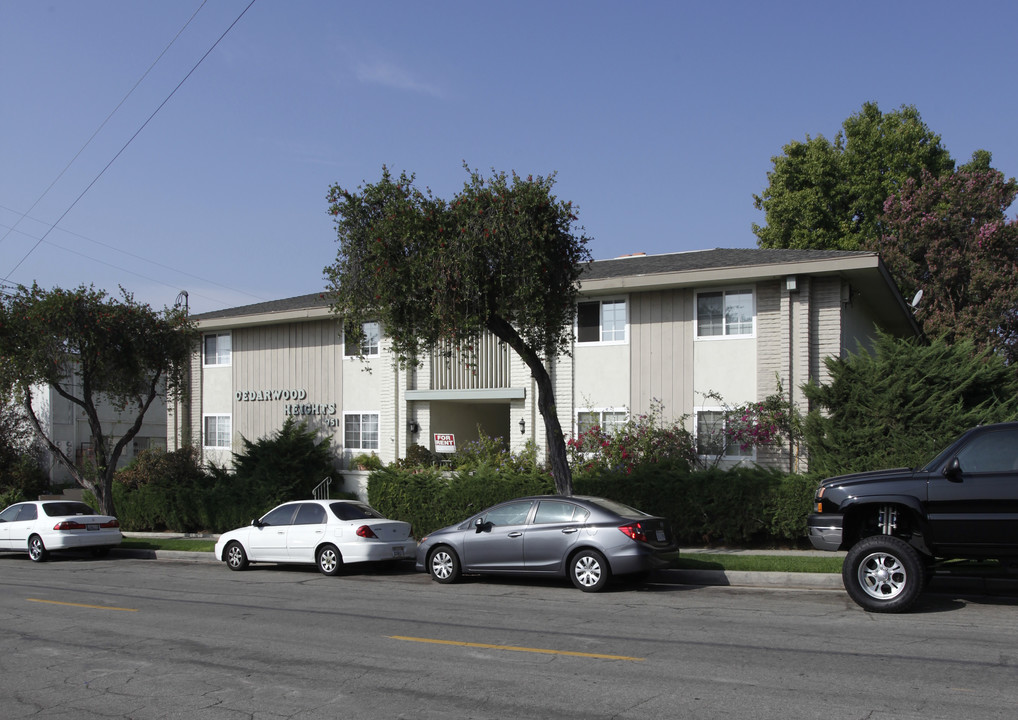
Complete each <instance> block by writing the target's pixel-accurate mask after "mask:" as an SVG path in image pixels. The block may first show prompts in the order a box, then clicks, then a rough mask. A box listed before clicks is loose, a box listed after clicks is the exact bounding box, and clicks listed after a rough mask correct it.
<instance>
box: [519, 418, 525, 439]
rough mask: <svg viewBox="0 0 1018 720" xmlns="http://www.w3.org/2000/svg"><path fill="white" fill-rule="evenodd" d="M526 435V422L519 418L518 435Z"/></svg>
mask: <svg viewBox="0 0 1018 720" xmlns="http://www.w3.org/2000/svg"><path fill="white" fill-rule="evenodd" d="M526 434H527V421H526V420H524V419H523V418H520V435H526Z"/></svg>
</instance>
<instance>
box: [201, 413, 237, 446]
mask: <svg viewBox="0 0 1018 720" xmlns="http://www.w3.org/2000/svg"><path fill="white" fill-rule="evenodd" d="M230 435H231V431H230V416H229V415H206V416H205V433H204V437H203V444H204V446H205V447H208V448H228V447H230Z"/></svg>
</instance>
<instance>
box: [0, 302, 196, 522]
mask: <svg viewBox="0 0 1018 720" xmlns="http://www.w3.org/2000/svg"><path fill="white" fill-rule="evenodd" d="M121 293H122V296H121V297H120V298H113V297H109V296H108V295H107V294H106V292H105V291H102V290H96V289H95V288H93V287H85V286H84V285H82V286H81V287H79V288H78V289H76V290H63V289H60V288H55V289H53V290H44V289H42V288H40V287H39V286H38V285H35V284H33V285H32V287H31V288H26V287H24V286H21V287H19V288H18V290H17V292H15V293H14V294H12V295H9V296H4V297H3V298H2V301H0V387H2V388H4V389H5V390H6V391H8V392H10V393H12V395H13V396H15V397H16V398H17V400H18V402H19V404H20V405H21V407H22V408H23V409H24V411H25V414H26V416H27V418H28V420H29V422H30V423H31V425H32V427H33V428H34V429H35V432H36V434H37V435H38V436H39V438H40V440H41V441H42V442H43V444H44V445H45V446H46V447H47V448H48V449H49V451H50V452H51V453H52V454H53V455H54V457H56V458H57V459H58V460H59V461H60V462H61V463H63V464H64V465H65V466H66V467H67V468H68V470H69V471H70V473H71V475H72V476H73V477H74V478H75V480H76V481H77V482H78V483H79V484H80V485H81V486H82V487H84V488H86V489H88V490H90V491H91V492H92V493H93V494H94V495H95V497H96V500H97V501H98V503H99V506H100V509H101V510H102V511H103V512H106V513H109V514H113V513H114V507H113V496H112V493H111V485H112V480H113V474H114V472H115V471H116V466H117V461H118V460H119V458H120V456H121V455H122V453H123V451H124V448H125V447H126V446H127V444H128V443H129V442H131V440H132V439H133V438H134V437H135V435H137V434H138V431H139V430H140V429H141V427H142V421H143V419H144V416H145V412H146V411H147V410H148V409H149V407H150V406H151V405H152V402H153V401H154V400H155V399H156V397H158V396H159V395H160V394H161V393H163V392H168V393H170V394H171V395H172V394H173V393H175V392H177V391H178V390H179V389H180V388H181V386H182V381H183V379H184V377H185V373H186V372H187V369H188V364H189V360H190V355H191V351H192V348H193V345H194V343H195V342H196V340H197V334H196V330H195V328H194V325H193V323H191V322H190V321H189V320H188V319H187V317H186V313H185V311H184V310H183V309H179V308H172V309H170V308H167V309H165V310H163V311H162V312H155V311H153V310H152V309H151V308H150V307H149V306H148V305H143V304H139V303H137V302H135V300H134V298H133V296H132V295H131V294H130V293H128V292H127V291H125V290H123V289H121ZM36 385H48V386H50V387H51V388H52V389H53V390H54V391H55V392H56V393H57V394H58V395H60V396H61V397H63V398H64V399H66V400H67V401H69V402H70V403H72V405H74V406H75V407H76V408H77V409H78V410H80V411H81V412H82V413H84V415H85V417H86V418H87V420H88V425H89V430H90V432H91V435H92V441H93V449H94V468H91V469H88V468H82V467H77V466H76V465H75V463H74V458H73V456H72V457H69V456H68V455H67V454H66V453H65V452H64V450H63V449H61V448H60V447H59V446H58V445H57V444H56V443H55V442H54V441H53V438H50V437H48V436H47V435H46V432H45V429H44V427H43V424H42V422H41V420H40V418H39V408H37V407H36V406H35V405H34V404H33V396H32V388H33V386H36ZM100 403H109V404H110V405H111V406H112V407H114V408H115V409H117V410H118V411H121V412H122V413H124V414H125V415H126V416H127V417H128V418H133V419H131V420H128V422H129V425H128V428H127V430H126V432H124V434H123V435H122V436H120V437H119V438H118V437H115V436H112V435H111V434H110V432H111V429H110V428H109V427H104V426H103V423H102V420H101V417H100V411H99V407H100Z"/></svg>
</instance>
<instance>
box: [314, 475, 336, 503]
mask: <svg viewBox="0 0 1018 720" xmlns="http://www.w3.org/2000/svg"><path fill="white" fill-rule="evenodd" d="M330 485H332V476H331V475H330V476H329V477H327V478H325V479H324V480H322V481H321V482H320V483H318V484H317V485H315V489H314V490H312V491H311V496H312V497H314V499H315V500H329V499H330V498H331V497H332V496H331V495H330V494H329V486H330Z"/></svg>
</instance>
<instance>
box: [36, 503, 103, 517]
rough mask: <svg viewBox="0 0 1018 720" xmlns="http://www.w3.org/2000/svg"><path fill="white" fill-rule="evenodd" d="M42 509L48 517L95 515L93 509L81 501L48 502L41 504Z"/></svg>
mask: <svg viewBox="0 0 1018 720" xmlns="http://www.w3.org/2000/svg"><path fill="white" fill-rule="evenodd" d="M42 511H43V512H44V513H46V514H47V515H48V516H50V517H64V516H65V515H95V514H97V513H96V511H95V510H93V509H92V508H90V507H89V506H88V505H86V504H85V503H83V502H50V503H43V504H42Z"/></svg>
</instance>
